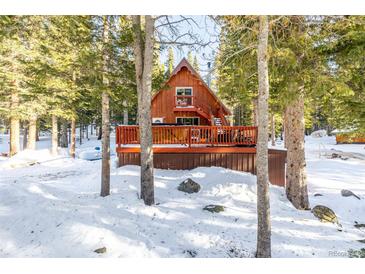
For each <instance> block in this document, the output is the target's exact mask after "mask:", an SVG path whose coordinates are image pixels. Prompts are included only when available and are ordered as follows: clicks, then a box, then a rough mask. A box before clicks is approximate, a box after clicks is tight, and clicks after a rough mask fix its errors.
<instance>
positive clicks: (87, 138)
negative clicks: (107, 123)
mask: <svg viewBox="0 0 365 274" xmlns="http://www.w3.org/2000/svg"><path fill="white" fill-rule="evenodd" d="M85 129H86V140H88V141H89V125H86V126H85Z"/></svg>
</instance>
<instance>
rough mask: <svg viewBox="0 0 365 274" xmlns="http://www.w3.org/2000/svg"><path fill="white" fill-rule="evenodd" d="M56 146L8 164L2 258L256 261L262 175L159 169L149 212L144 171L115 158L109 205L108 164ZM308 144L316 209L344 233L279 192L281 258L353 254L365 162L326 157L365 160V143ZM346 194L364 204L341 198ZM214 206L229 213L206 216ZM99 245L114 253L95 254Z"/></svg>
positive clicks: (363, 234) (364, 192)
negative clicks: (340, 154)
mask: <svg viewBox="0 0 365 274" xmlns="http://www.w3.org/2000/svg"><path fill="white" fill-rule="evenodd" d="M112 143H114V140H113V139H112ZM320 143H321V145H320ZM49 144H50V141H49V139H48V138H47V137H43V139H41V142H39V143H38V148H39V149H40V150H38V151H36V152H29V151H24V152H21V153H20V154H18V155H17V156H15V157H13V158H12V159H7V158H5V157H2V158H1V160H0V174H1V176H0V257H253V256H254V251H255V248H256V185H255V180H256V178H255V176H253V175H250V174H247V173H243V172H237V171H231V170H227V169H223V168H217V167H211V168H205V167H201V168H196V169H194V170H191V171H172V170H155V196H156V205H155V206H152V207H146V206H144V204H143V202H142V201H141V200H139V199H138V193H139V167H137V166H125V167H121V168H116V165H115V163H116V162H115V161H116V158H115V155H114V157H112V161H113V168H112V176H111V195H110V196H108V197H105V198H102V197H100V196H99V192H100V166H101V162H100V161H85V160H81V159H75V160H74V159H70V158H68V157H67V153H66V152H65V151H63V152H62V151H61V153H60V155H59V156H58V157H57V158H54V157H52V156H51V155H50V154H49V152H48V150H47V149H46V148H47V146H48V145H49ZM306 145H307V146H306V153H307V167H308V170H307V171H308V183H309V195H310V202H311V206H312V207H313V206H315V205H317V204H321V205H326V206H328V207H330V208H332V209H333V210H334V211H335V213H336V214H337V216H338V218H339V221H340V223H341V224H342V226H343V228H342V231H339V230H338V227H337V226H336V225H333V224H328V223H321V222H320V221H318V220H317V219H316V218H315V217H314V216H313V215H312V213H311V212H310V211H297V210H295V209H294V208H293V206H292V205H291V204H290V203H289V202H288V201H287V199H286V197H285V192H284V189H283V188H280V187H276V186H272V187H271V189H270V191H271V214H272V248H273V257H330V256H333V254H334V252H337V254H340V255H339V256H345V255H343V254H346V252H347V251H348V250H349V249H360V248H363V247H365V244H364V243H361V242H358V241H357V240H360V239H365V230H360V229H358V228H355V227H354V223H355V221H356V222H358V223H365V215H364V212H365V160H362V159H359V158H358V157H355V158H349V159H347V160H343V159H340V158H336V159H328V158H327V157H325V156H323V154H324V153H325V152H327V154H328V153H331V149H332V148H334V149H336V150H341V151H346V152H351V153H355V154H356V155H357V154H360V155H364V156H365V149H364V145H341V146H338V145H335V143H334V138H333V137H325V138H320V139H314V138H311V137H309V138H307V142H306ZM95 146H100V143H99V142H98V141H97V140H94V139H93V140H92V141H89V142H86V143H85V144H83V145H82V146H81V147H79V148H78V149H77V152H78V153H80V152H81V151H86V150H88V149H90V148H91V149H92V148H93V147H95ZM3 148H4V146H3V145H2V150H3ZM319 148H321V150H322V156H321V157H319ZM113 150H114V148H112V151H113ZM356 155H355V156H356ZM26 163H32V164H33V165H32V166H25V164H26ZM186 178H192V179H193V180H194V181H196V182H197V183H199V184H200V185H201V186H202V189H201V191H200V192H199V193H195V194H186V193H183V192H180V191H178V190H177V186H178V185H179V183H181V182H182V181H183V180H184V179H186ZM342 189H349V190H351V191H353V192H355V193H356V194H357V195H358V196H360V198H361V200H358V199H356V198H354V197H342V196H341V193H340V192H341V190H342ZM315 194H316V195H315ZM319 195H322V196H319ZM209 204H217V205H223V206H224V207H225V211H224V212H221V213H210V212H208V211H204V210H202V209H203V207H204V206H206V205H209ZM101 247H106V249H107V251H106V253H104V254H97V253H95V252H94V250H95V249H97V248H101ZM341 252H342V253H341Z"/></svg>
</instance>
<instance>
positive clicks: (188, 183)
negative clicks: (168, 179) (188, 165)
mask: <svg viewBox="0 0 365 274" xmlns="http://www.w3.org/2000/svg"><path fill="white" fill-rule="evenodd" d="M200 188H201V187H200V185H199V184H198V183H196V182H194V181H193V180H192V179H190V178H188V179H186V180H185V181H183V182H182V183H180V185H179V186H178V188H177V189H178V190H180V191H182V192H186V193H189V194H190V193H197V192H199V190H200Z"/></svg>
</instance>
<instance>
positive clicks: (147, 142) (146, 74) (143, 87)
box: [133, 15, 155, 205]
mask: <svg viewBox="0 0 365 274" xmlns="http://www.w3.org/2000/svg"><path fill="white" fill-rule="evenodd" d="M133 29H134V32H133V34H134V55H135V66H136V82H137V94H138V122H139V133H140V136H141V137H140V143H141V198H142V199H143V201H144V203H145V204H146V205H152V204H154V203H155V198H154V178H153V150H152V119H151V97H152V95H151V88H152V87H151V84H152V65H153V45H154V19H153V18H152V16H149V15H146V16H145V28H144V32H145V39H143V37H142V27H141V16H139V15H135V16H133Z"/></svg>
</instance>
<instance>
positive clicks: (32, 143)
mask: <svg viewBox="0 0 365 274" xmlns="http://www.w3.org/2000/svg"><path fill="white" fill-rule="evenodd" d="M36 140H37V116H35V115H32V116H31V117H30V119H29V127H28V142H27V149H32V150H35V148H36Z"/></svg>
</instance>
